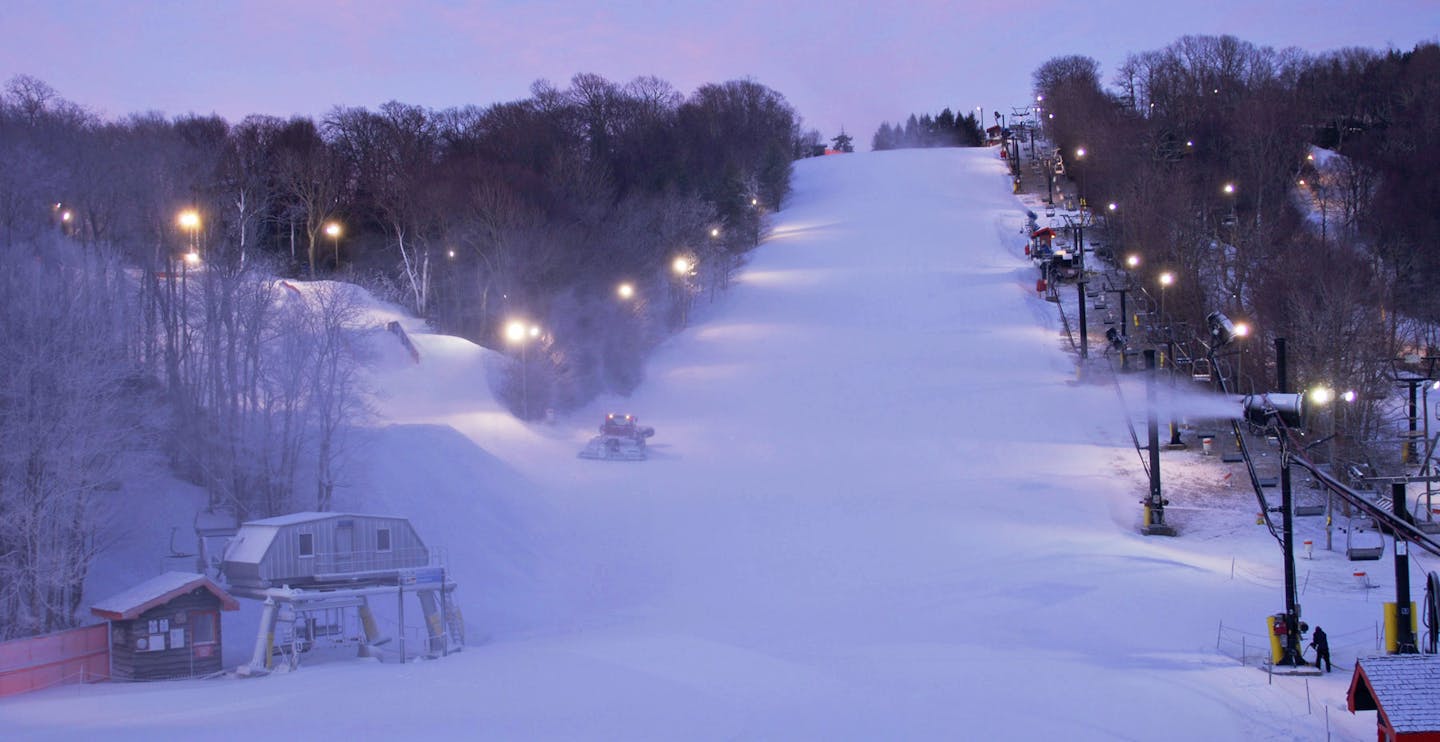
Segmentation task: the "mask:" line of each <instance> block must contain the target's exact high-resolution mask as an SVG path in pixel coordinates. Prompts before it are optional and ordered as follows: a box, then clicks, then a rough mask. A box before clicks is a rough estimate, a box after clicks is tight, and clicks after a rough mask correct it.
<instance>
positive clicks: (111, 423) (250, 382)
mask: <svg viewBox="0 0 1440 742" xmlns="http://www.w3.org/2000/svg"><path fill="white" fill-rule="evenodd" d="M531 92H532V95H531V96H530V97H529V98H526V99H524V100H518V101H511V102H505V103H497V104H493V105H489V106H485V107H478V106H466V107H462V108H455V109H447V110H430V109H426V108H422V107H419V106H413V105H408V104H404V103H400V102H390V103H386V104H384V105H382V106H380V107H379V108H378V109H375V110H370V109H366V108H343V107H341V108H335V109H332V110H331V111H330V112H329V113H328V114H327V115H325V116H324V117H321V118H319V119H314V118H310V117H304V116H300V117H294V118H290V119H280V118H275V117H269V116H249V117H246V118H244V119H243V120H241V121H239V122H229V121H226V120H224V119H222V118H220V117H218V116H213V115H212V116H201V115H184V116H179V117H174V118H167V117H165V116H162V115H160V114H156V113H141V114H134V115H130V116H125V117H122V118H119V119H113V120H111V119H105V118H102V117H100V116H98V115H96V114H94V113H93V112H91V111H89V110H87V109H86V108H85V107H84V106H82V105H80V104H77V103H74V102H71V101H68V100H65V99H64V98H62V97H61V96H60V95H59V94H58V93H57V92H56V91H55V90H53V89H51V88H50V86H48V85H47V84H46V83H44V82H43V81H41V80H37V79H34V78H31V77H24V76H22V77H17V78H14V79H12V80H10V81H9V83H8V84H7V85H6V87H5V89H4V92H3V94H0V639H3V638H6V637H8V636H16V635H28V634H34V633H42V632H45V631H50V630H54V629H57V628H63V627H65V626H67V625H70V624H71V623H73V621H74V620H75V613H76V610H77V608H78V606H79V605H80V601H81V599H82V595H81V587H82V586H83V584H84V581H85V577H86V574H87V571H88V569H89V565H90V562H91V560H92V558H93V557H94V556H95V555H96V554H97V553H98V552H100V551H101V550H102V549H103V548H104V547H105V544H104V543H102V542H100V540H99V536H100V534H101V533H102V532H103V529H101V528H100V524H101V523H102V522H103V521H104V520H105V519H106V518H108V517H110V516H111V515H112V514H109V513H106V512H104V511H103V509H102V508H99V507H97V504H98V503H99V501H100V497H99V495H100V494H101V493H103V492H105V491H107V490H111V489H114V488H115V487H117V486H120V483H121V482H123V481H124V480H125V476H124V471H123V467H124V466H125V464H126V462H127V461H132V460H147V459H146V457H150V458H156V457H160V458H161V459H162V460H163V461H165V462H167V463H168V466H169V468H170V469H171V470H172V471H173V472H174V473H175V474H176V475H177V476H179V477H181V478H183V479H185V480H187V481H190V482H192V483H194V484H196V485H198V486H200V487H201V488H203V489H204V491H205V492H206V493H207V495H208V498H209V503H210V505H211V506H213V507H218V508H229V509H233V510H234V511H235V512H236V513H237V514H238V515H239V517H241V518H244V519H251V518H259V517H265V516H269V515H274V514H280V513H288V512H293V511H296V510H307V509H318V510H326V509H328V508H329V507H330V502H331V498H332V496H333V492H334V489H335V487H336V486H337V481H336V473H335V472H336V466H337V461H339V457H340V456H341V454H342V451H343V449H344V444H345V440H344V438H345V431H346V429H347V426H351V425H353V424H355V423H356V422H359V421H361V420H363V419H364V417H365V415H366V413H367V410H366V406H365V404H364V398H365V397H364V394H363V390H361V389H360V388H359V383H360V382H359V380H358V373H357V369H358V368H359V367H360V365H361V364H363V362H364V361H365V360H366V359H365V358H363V352H364V351H363V348H364V347H365V344H364V343H362V342H356V341H355V340H356V338H355V337H354V333H355V327H354V325H355V321H354V320H355V315H356V312H357V307H356V304H355V302H354V300H353V298H352V294H351V292H350V291H349V290H348V289H347V284H348V283H357V284H360V285H362V286H365V287H367V288H369V289H371V290H372V291H374V292H376V293H378V294H379V295H381V296H382V297H384V298H388V299H391V300H393V301H395V302H398V303H400V304H402V305H403V306H405V307H407V308H408V309H410V310H412V311H413V312H414V313H415V314H417V315H418V316H420V317H423V318H425V319H426V320H427V321H428V322H429V323H430V324H431V325H432V326H433V327H434V328H436V329H437V330H438V331H442V332H446V333H452V334H457V335H462V336H465V337H468V338H470V339H472V340H475V341H476V342H479V343H481V344H483V345H487V346H490V347H493V348H496V349H498V350H502V351H506V352H511V353H514V354H516V355H517V356H519V354H521V353H523V354H524V358H525V362H524V363H515V364H510V365H509V368H510V371H509V376H508V378H506V379H505V380H504V388H503V389H501V390H500V396H502V397H503V398H505V399H506V401H507V403H509V404H511V406H512V408H513V409H514V410H515V412H516V414H524V415H528V416H529V417H538V416H540V415H543V414H544V413H545V411H546V410H547V409H551V408H555V409H565V408H568V407H572V406H577V405H580V404H583V403H585V402H586V401H588V400H589V399H591V398H593V396H594V395H596V394H598V393H600V392H602V391H614V392H618V393H622V394H623V393H627V392H629V391H630V390H631V389H633V388H634V386H635V385H636V384H638V383H639V381H640V374H641V370H642V368H643V359H644V357H645V355H646V354H647V353H648V352H649V351H650V350H651V349H652V347H653V346H654V345H655V344H656V343H658V342H659V341H660V340H662V339H663V338H664V337H665V336H666V335H667V334H668V333H671V332H673V331H675V330H676V329H677V328H678V327H679V326H681V325H682V324H683V323H684V322H685V321H686V317H687V313H688V311H689V308H690V305H691V303H692V302H693V301H694V300H696V298H703V297H704V296H706V295H713V294H714V292H717V291H719V290H722V289H723V288H724V286H725V284H726V282H727V281H728V279H729V277H730V275H731V273H732V272H733V271H734V270H735V269H736V268H737V267H738V266H739V264H740V261H741V259H742V258H743V256H744V254H745V253H746V252H747V251H748V250H750V249H752V248H753V247H754V246H755V245H757V244H758V243H759V241H760V239H761V238H762V235H763V231H764V228H765V226H764V225H765V215H766V214H767V213H768V212H770V211H772V210H775V209H778V208H780V207H781V206H782V204H783V203H784V200H785V198H786V195H787V194H788V192H789V188H790V169H791V161H792V160H793V159H794V158H796V157H797V156H808V155H809V154H810V153H812V152H813V151H814V150H815V146H816V145H817V144H818V143H819V142H820V139H819V135H818V133H816V132H801V130H800V122H799V119H798V117H797V116H796V114H795V112H794V111H793V110H792V109H791V107H790V106H789V104H788V103H787V102H786V101H785V99H784V97H783V96H781V95H780V94H779V93H777V92H776V91H774V90H771V89H769V88H767V87H765V86H763V85H761V84H759V83H757V82H754V81H752V80H737V81H730V82H725V83H719V84H710V85H704V86H702V87H700V88H699V89H697V90H696V91H694V92H693V93H691V94H690V95H688V96H687V95H682V94H681V93H679V92H678V91H676V90H674V89H673V88H672V87H671V86H670V85H669V84H668V83H666V82H664V81H663V80H660V79H657V78H653V77H642V78H637V79H635V80H632V81H630V82H628V83H624V84H618V83H614V82H611V81H609V80H606V79H604V78H602V77H599V76H596V75H589V74H581V75H576V76H575V77H574V78H573V79H572V80H571V81H570V84H569V86H568V87H565V88H560V87H556V86H554V85H551V84H549V83H546V82H543V81H542V82H537V83H536V84H535V85H534V86H533V87H532V91H531ZM277 276H279V277H290V278H296V279H337V280H338V281H342V282H347V283H339V282H328V281H317V282H313V283H311V282H309V281H308V280H307V281H305V282H300V281H297V282H295V283H282V282H279V281H276V280H275V279H276V277H277ZM622 285H623V286H625V287H626V288H625V289H624V290H621V286H622ZM512 323H521V324H519V325H516V326H519V327H523V328H525V330H526V331H525V332H523V333H520V334H518V335H516V336H514V337H507V335H506V334H505V332H504V328H506V327H507V325H510V324H512ZM531 328H533V330H532V329H531ZM522 344H523V345H522ZM522 373H523V374H524V378H521V377H520V374H522ZM475 383H477V384H484V383H486V380H485V379H476V380H475ZM522 394H523V395H524V398H523V399H522V398H521V397H522Z"/></svg>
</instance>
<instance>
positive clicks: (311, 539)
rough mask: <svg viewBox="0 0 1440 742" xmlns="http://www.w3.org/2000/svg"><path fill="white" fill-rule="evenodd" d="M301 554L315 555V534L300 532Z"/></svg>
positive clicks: (306, 555) (303, 555) (305, 555)
mask: <svg viewBox="0 0 1440 742" xmlns="http://www.w3.org/2000/svg"><path fill="white" fill-rule="evenodd" d="M300 556H302V557H308V556H315V534H313V533H302V534H300Z"/></svg>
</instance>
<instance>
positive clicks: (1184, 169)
mask: <svg viewBox="0 0 1440 742" xmlns="http://www.w3.org/2000/svg"><path fill="white" fill-rule="evenodd" d="M1033 78H1034V91H1033V93H1034V95H1035V96H1036V100H1037V101H1039V103H1037V105H1039V106H1040V107H1041V108H1042V110H1043V111H1044V112H1045V115H1044V116H1043V117H1041V118H1040V119H1039V120H1040V121H1041V122H1042V123H1043V126H1044V130H1045V135H1046V137H1048V139H1049V140H1050V141H1051V142H1052V143H1053V146H1054V154H1055V155H1056V156H1058V158H1059V159H1060V160H1061V161H1062V162H1063V164H1064V168H1065V170H1066V174H1067V176H1068V177H1069V178H1070V179H1071V180H1073V181H1075V182H1077V183H1079V184H1082V185H1081V189H1082V193H1081V194H1080V195H1081V196H1082V197H1084V198H1085V199H1086V200H1088V202H1089V204H1090V205H1091V206H1092V208H1093V207H1095V206H1096V205H1098V204H1105V206H1106V208H1105V209H1098V208H1097V209H1094V211H1095V212H1096V213H1097V214H1098V216H1097V219H1098V220H1099V221H1101V223H1102V224H1103V226H1105V228H1106V229H1107V230H1108V231H1109V232H1110V234H1111V237H1112V239H1113V241H1114V242H1115V243H1116V251H1117V254H1120V252H1119V251H1124V254H1137V255H1139V256H1140V257H1141V261H1140V267H1139V268H1138V269H1136V271H1135V276H1136V278H1137V279H1138V282H1139V285H1140V286H1142V287H1147V288H1148V291H1150V292H1151V293H1152V294H1153V293H1154V292H1156V290H1157V289H1158V287H1159V284H1158V277H1159V275H1160V274H1161V273H1162V272H1170V273H1171V274H1172V275H1173V276H1174V284H1173V285H1171V286H1170V287H1169V288H1168V289H1167V290H1166V293H1168V298H1167V299H1166V301H1167V302H1168V305H1167V309H1166V312H1165V314H1166V316H1165V317H1164V318H1162V319H1163V320H1164V322H1165V324H1166V326H1167V327H1170V328H1172V331H1173V332H1174V333H1175V335H1176V339H1177V340H1181V341H1186V342H1195V343H1203V342H1206V341H1208V337H1207V334H1206V332H1205V328H1206V323H1205V318H1206V316H1207V314H1208V313H1209V312H1212V311H1217V310H1218V311H1222V312H1224V313H1226V314H1227V315H1229V316H1230V317H1232V318H1234V319H1236V320H1239V319H1245V320H1247V321H1248V323H1249V325H1250V326H1251V327H1252V328H1254V333H1255V335H1254V336H1253V337H1251V338H1249V339H1248V340H1246V341H1245V346H1246V348H1247V350H1246V352H1244V353H1242V354H1241V355H1240V360H1241V362H1242V364H1243V366H1244V368H1243V373H1242V376H1241V379H1242V384H1241V390H1240V391H1242V392H1246V393H1249V392H1257V391H1258V392H1263V391H1270V390H1273V389H1274V388H1275V387H1274V380H1275V371H1274V366H1273V364H1274V353H1273V351H1272V348H1273V343H1274V340H1275V339H1276V338H1285V339H1286V341H1287V347H1288V351H1289V353H1288V355H1289V366H1290V373H1289V376H1290V379H1291V381H1290V386H1291V388H1292V390H1293V389H1305V388H1316V387H1326V388H1329V389H1333V390H1345V391H1354V392H1355V394H1354V395H1352V397H1351V399H1352V400H1353V401H1347V402H1345V403H1344V404H1343V406H1340V407H1331V408H1328V409H1326V408H1323V407H1322V408H1318V409H1317V410H1316V411H1315V412H1316V414H1315V416H1316V418H1317V419H1322V420H1323V419H1325V418H1329V421H1330V422H1332V423H1334V424H1335V426H1336V430H1337V431H1338V436H1337V437H1336V438H1335V440H1334V443H1332V445H1334V446H1335V447H1336V459H1337V461H1340V462H1345V463H1349V464H1353V465H1354V469H1353V470H1356V471H1361V470H1368V471H1377V470H1385V469H1387V468H1392V467H1393V465H1394V464H1396V463H1398V461H1397V459H1398V454H1399V452H1400V450H1401V447H1400V446H1399V445H1397V444H1396V443H1395V438H1396V433H1395V431H1394V430H1393V429H1390V430H1388V431H1387V430H1386V425H1387V423H1386V421H1385V420H1386V416H1385V414H1384V413H1385V412H1386V408H1385V405H1386V404H1387V402H1386V400H1387V399H1389V400H1392V401H1393V400H1394V399H1396V391H1397V388H1400V389H1403V386H1400V385H1397V381H1396V378H1397V372H1398V373H1399V374H1400V375H1415V374H1418V375H1420V376H1421V377H1424V376H1427V375H1428V376H1429V377H1431V378H1433V377H1435V376H1436V375H1437V374H1436V369H1435V368H1434V360H1433V359H1434V357H1435V356H1437V355H1440V342H1437V337H1436V333H1437V329H1440V295H1437V294H1436V292H1435V291H1434V286H1435V284H1436V280H1437V279H1440V209H1437V208H1436V206H1435V205H1436V204H1437V203H1440V136H1437V134H1440V46H1436V45H1435V44H1433V43H1430V44H1422V45H1420V46H1417V47H1416V48H1415V49H1413V50H1411V51H1399V50H1393V49H1392V50H1387V51H1375V50H1370V49H1362V48H1348V49H1341V50H1337V51H1332V52H1327V53H1323V54H1314V55H1312V54H1307V53H1304V52H1301V51H1299V50H1294V49H1284V50H1275V49H1271V48H1268V47H1264V46H1257V45H1254V44H1251V43H1249V42H1246V41H1243V40H1240V39H1237V38H1234V37H1231V36H1219V37H1214V36H1187V37H1184V38H1181V39H1179V40H1177V41H1176V42H1174V43H1173V44H1170V45H1169V46H1166V47H1165V48H1163V49H1158V50H1154V51H1147V52H1140V53H1134V54H1131V55H1129V56H1128V57H1127V58H1126V60H1125V62H1124V64H1122V65H1121V66H1120V68H1119V69H1117V70H1115V71H1114V73H1113V75H1112V78H1111V81H1110V84H1109V85H1108V86H1107V85H1106V84H1105V83H1104V82H1103V81H1102V79H1101V70H1100V65H1099V63H1098V62H1097V61H1095V60H1094V59H1091V58H1088V57H1083V56H1063V57H1057V58H1053V59H1051V60H1048V61H1047V62H1045V63H1044V64H1042V65H1041V66H1040V67H1039V68H1038V69H1037V70H1035V72H1034V75H1033ZM1082 149H1083V150H1084V154H1083V156H1079V152H1080V150H1082ZM1112 203H1113V204H1114V208H1113V210H1112V209H1111V208H1110V204H1112ZM1336 404H1337V405H1338V404H1341V403H1339V402H1337V403H1336ZM1389 420H1390V423H1389V424H1391V425H1393V422H1394V416H1393V414H1392V415H1391V417H1390V418H1389ZM1341 469H1342V471H1341V473H1342V474H1344V473H1345V471H1347V470H1350V467H1342V468H1341Z"/></svg>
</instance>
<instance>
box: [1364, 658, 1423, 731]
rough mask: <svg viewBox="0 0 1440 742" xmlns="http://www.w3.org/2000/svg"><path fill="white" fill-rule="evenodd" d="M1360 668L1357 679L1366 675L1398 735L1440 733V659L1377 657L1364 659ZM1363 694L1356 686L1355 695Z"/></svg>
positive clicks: (1377, 701) (1386, 716)
mask: <svg viewBox="0 0 1440 742" xmlns="http://www.w3.org/2000/svg"><path fill="white" fill-rule="evenodd" d="M1357 665H1358V668H1357V670H1356V675H1357V676H1358V675H1359V674H1361V673H1363V674H1364V676H1365V680H1366V681H1367V682H1368V683H1369V687H1370V688H1371V689H1373V691H1374V694H1375V696H1374V700H1375V701H1376V703H1378V704H1379V707H1380V709H1381V710H1382V711H1383V712H1384V714H1385V718H1386V719H1389V721H1390V726H1392V727H1394V729H1395V731H1397V732H1436V731H1440V656H1436V655H1430V654H1393V655H1377V656H1375V657H1361V658H1360V659H1359V661H1358V662H1357ZM1356 680H1358V677H1357V678H1356ZM1359 690H1360V689H1359V688H1357V687H1355V684H1354V683H1352V687H1351V693H1352V694H1354V693H1356V692H1357V691H1359ZM1353 702H1354V700H1352V703H1353ZM1356 707H1357V708H1365V707H1362V706H1360V705H1359V704H1356Z"/></svg>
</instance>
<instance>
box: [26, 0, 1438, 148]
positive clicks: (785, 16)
mask: <svg viewBox="0 0 1440 742" xmlns="http://www.w3.org/2000/svg"><path fill="white" fill-rule="evenodd" d="M887 6H888V7H887ZM1000 8H1004V9H1003V10H1002V9H1000ZM0 28H3V29H4V30H5V31H6V33H5V38H6V43H5V44H3V45H0V81H3V80H9V79H10V78H11V77H13V76H15V75H17V74H22V73H23V74H29V75H33V76H35V77H38V78H40V79H42V80H44V81H45V82H47V83H49V84H50V85H51V86H52V87H54V88H56V89H57V90H58V91H59V92H60V94H61V95H62V96H64V97H65V98H68V99H70V100H73V101H75V102H77V103H80V104H82V105H85V106H87V107H89V108H91V109H93V110H96V111H98V112H100V113H102V114H103V115H105V116H107V117H112V118H113V117H119V116H123V115H125V114H128V113H133V112H139V111H148V110H158V111H161V112H163V113H165V114H168V115H176V114H181V113H188V112H198V113H210V112H215V113H218V114H220V115H222V116H224V117H226V118H227V119H230V120H232V121H236V120H239V119H240V118H242V117H243V116H244V115H246V114H249V113H266V114H273V115H278V116H288V115H290V114H296V113H299V114H307V115H313V116H320V115H323V114H324V113H325V112H326V111H327V110H329V109H330V108H331V107H332V106H334V105H360V106H368V107H374V106H376V105H378V104H380V103H383V102H385V101H387V100H392V99H395V100H400V101H404V102H406V103H414V104H419V105H423V106H427V107H431V108H447V107H450V106H456V105H463V104H467V103H473V104H477V105H487V104H490V103H495V102H500V101H508V100H515V99H518V98H524V97H527V96H528V95H529V87H530V83H531V82H532V81H534V80H536V79H539V78H545V79H548V80H550V81H552V82H554V83H555V84H557V85H559V86H561V87H564V86H565V85H566V83H567V82H568V80H569V79H570V77H571V76H572V75H573V74H575V73H577V72H594V73H598V74H600V75H603V76H605V77H607V78H609V79H611V80H613V81H615V82H620V83H623V82H626V81H628V80H630V79H631V78H634V77H636V76H639V75H655V76H658V77H660V78H663V79H665V80H668V81H669V82H670V83H671V84H672V85H674V86H675V87H676V88H677V89H678V90H680V91H681V92H682V93H685V94H689V93H690V92H691V91H693V90H694V89H695V88H696V87H697V86H699V85H701V84H704V83H707V82H721V81H724V80H729V79H735V78H743V77H751V78H754V79H755V80H757V81H759V82H761V83H763V84H765V85H767V86H769V87H771V88H773V89H775V90H777V91H779V92H780V93H782V94H784V95H785V96H786V98H787V99H788V100H789V101H790V103H791V104H792V105H793V106H794V107H795V109H796V110H797V111H798V112H799V113H800V115H801V116H803V117H804V120H805V125H806V128H816V129H819V130H820V131H821V133H822V134H823V135H824V136H825V137H827V138H828V137H830V136H833V135H834V134H835V133H837V132H838V131H839V130H840V127H841V126H844V127H845V128H846V129H847V130H848V131H849V132H850V133H851V134H853V135H855V137H856V139H857V144H859V145H860V146H861V148H862V149H868V148H869V147H868V145H869V139H870V135H871V134H872V133H873V132H874V130H875V127H877V126H878V125H879V123H880V122H881V121H882V120H889V121H899V120H903V119H904V118H905V117H906V116H907V115H908V114H910V113H912V112H914V113H923V112H938V111H939V110H940V109H941V108H943V107H946V106H949V107H950V108H952V109H954V110H956V111H964V110H968V109H973V108H975V107H976V106H984V107H985V110H986V115H987V117H988V116H989V115H990V112H991V111H994V110H995V109H996V108H999V109H1001V110H1002V111H1008V110H1009V109H1010V107H1011V106H1014V105H1020V104H1024V103H1025V101H1026V100H1027V98H1028V95H1029V90H1030V73H1031V72H1032V71H1033V70H1034V69H1035V67H1036V66H1038V65H1039V64H1040V63H1041V62H1043V61H1045V60H1046V59H1049V58H1051V57H1054V56H1058V55H1062V54H1077V53H1078V54H1085V55H1089V56H1092V57H1095V58H1096V59H1098V60H1100V62H1101V64H1102V72H1103V74H1104V75H1105V78H1106V80H1107V81H1108V80H1109V79H1110V75H1111V73H1112V72H1113V71H1114V69H1115V67H1116V66H1117V65H1118V64H1119V62H1120V61H1122V60H1123V59H1124V56H1125V54H1126V53H1129V52H1139V51H1145V50H1150V49H1158V48H1160V47H1163V46H1165V45H1167V44H1169V43H1170V42H1172V41H1174V40H1175V39H1177V38H1178V37H1180V36H1182V35H1185V34H1223V33H1229V34H1233V35H1236V36H1239V37H1240V38H1242V39H1245V40H1247V41H1251V42H1254V43H1256V44H1260V45H1268V46H1274V47H1277V48H1280V47H1285V46H1298V47H1300V48H1302V49H1305V50H1307V51H1324V50H1329V49H1336V48H1340V47H1345V46H1366V47H1372V48H1377V49H1384V48H1387V47H1394V48H1398V49H1401V50H1408V49H1410V48H1412V47H1414V45H1415V44H1417V43H1419V42H1422V41H1427V40H1429V41H1433V40H1435V39H1436V37H1437V33H1440V0H1372V1H1371V2H1355V1H1354V0H1272V1H1267V0H1258V1H1257V0H1212V1H1211V2H1206V3H1196V4H1193V5H1191V4H1183V5H1182V4H1178V3H1174V4H1172V3H1168V2H1163V1H1162V2H1154V1H1153V0H1149V1H1145V0H1113V1H1106V0H1092V1H1091V2H1088V3H1076V2H1059V1H1058V0H1030V1H1029V2H1019V3H1003V4H1002V3H992V2H985V3H981V2H957V1H955V0H950V1H948V2H947V1H944V0H920V1H914V2H899V3H878V2H848V1H846V0H829V1H828V2H817V1H815V0H800V1H798V2H787V1H786V0H772V1H770V2H760V1H758V0H728V1H727V2H686V1H685V0H676V1H674V2H657V1H654V0H630V1H629V2H610V3H586V2H560V1H557V0H539V1H536V0H530V1H528V2H505V1H495V0H490V1H465V0H389V1H380V0H251V1H249V2H234V1H230V0H215V1H208V2H207V1H204V0H196V1H194V2H185V1H170V2H160V1H157V2H117V1H112V0H89V1H83V0H47V1H45V2H35V1H34V0H0Z"/></svg>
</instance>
